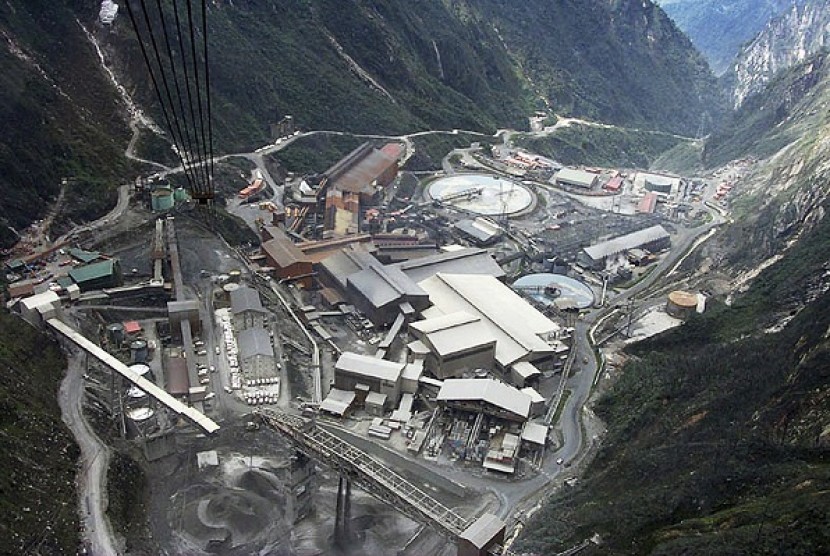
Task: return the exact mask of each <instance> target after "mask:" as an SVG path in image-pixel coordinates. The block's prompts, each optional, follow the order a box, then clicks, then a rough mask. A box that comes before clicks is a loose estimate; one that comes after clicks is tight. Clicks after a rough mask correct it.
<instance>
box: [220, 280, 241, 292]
mask: <svg viewBox="0 0 830 556" xmlns="http://www.w3.org/2000/svg"><path fill="white" fill-rule="evenodd" d="M222 289H223V290H225V293H227V294H228V295H230V293H231V292H235V291H236V290H238V289H239V284H236V283H234V282H228V283H227V284H225V285H224V286H222Z"/></svg>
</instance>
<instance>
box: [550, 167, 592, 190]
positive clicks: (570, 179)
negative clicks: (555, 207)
mask: <svg viewBox="0 0 830 556" xmlns="http://www.w3.org/2000/svg"><path fill="white" fill-rule="evenodd" d="M596 180H597V175H596V174H592V173H590V172H586V171H584V170H577V169H576V168H562V169H561V170H559V172H557V174H556V181H558V182H559V181H561V182H565V183H569V184H573V185H577V186H579V187H591V186H593V185H594V182H595V181H596Z"/></svg>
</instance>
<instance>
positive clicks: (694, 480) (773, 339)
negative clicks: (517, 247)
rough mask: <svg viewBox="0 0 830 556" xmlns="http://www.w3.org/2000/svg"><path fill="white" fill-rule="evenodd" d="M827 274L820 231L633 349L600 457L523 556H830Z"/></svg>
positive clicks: (545, 518)
mask: <svg viewBox="0 0 830 556" xmlns="http://www.w3.org/2000/svg"><path fill="white" fill-rule="evenodd" d="M828 261H830V221H827V219H825V220H824V221H823V222H822V223H821V224H820V225H819V227H818V228H817V229H815V230H814V231H813V233H812V234H811V235H810V236H809V237H807V238H805V239H804V240H803V241H802V242H801V243H799V244H798V245H796V246H795V247H794V248H793V250H792V251H791V252H790V253H789V254H787V255H786V256H785V258H784V259H782V260H781V261H780V262H779V263H778V264H776V265H774V266H772V267H771V268H769V269H768V270H767V271H765V272H763V273H762V274H761V276H760V277H759V278H758V279H757V280H756V281H755V283H754V284H753V286H752V288H751V289H750V290H749V292H748V293H747V294H746V295H744V296H743V297H741V298H738V299H737V300H736V301H735V303H734V304H733V305H732V306H731V307H727V306H723V305H721V306H716V307H713V308H712V310H710V311H709V312H707V313H706V314H704V315H701V316H697V317H695V318H693V319H692V320H691V321H690V322H688V323H687V324H686V325H684V326H682V327H681V328H680V329H678V330H675V331H672V332H669V333H666V334H663V335H661V336H658V337H655V338H653V339H651V340H647V341H645V342H642V343H640V344H638V345H636V346H634V347H632V348H630V350H629V354H630V356H631V360H630V362H629V363H628V364H627V365H626V366H625V368H624V370H623V373H622V376H621V377H620V379H619V381H618V382H617V383H616V384H615V385H614V387H613V388H612V390H611V391H610V393H609V394H608V395H607V396H605V397H604V398H603V399H602V400H601V401H600V403H599V404H598V408H597V410H598V413H599V414H600V415H601V416H602V417H603V418H604V420H605V421H606V423H607V425H608V433H607V437H606V439H605V441H604V444H603V447H602V449H601V450H600V453H599V454H598V456H597V458H596V459H595V460H594V461H593V462H592V464H591V466H590V468H589V470H588V472H587V474H586V476H585V478H584V480H583V481H582V482H581V484H580V485H579V486H577V487H575V488H572V489H568V490H566V491H563V492H561V493H560V494H559V495H557V496H556V497H555V499H554V501H553V503H552V504H550V505H549V506H547V507H546V508H545V509H544V510H543V512H542V514H541V515H540V516H539V517H537V518H535V519H534V521H533V523H532V525H531V527H529V529H528V530H529V533H528V534H527V535H526V537H525V538H524V539H523V541H522V545H523V548H524V549H527V550H531V551H537V552H551V551H554V550H556V549H558V548H562V547H564V546H568V545H570V544H573V543H574V542H575V541H579V540H582V539H584V538H586V537H589V536H591V535H592V534H594V533H595V532H596V533H599V534H600V535H601V537H602V539H603V541H604V544H603V546H602V547H601V552H602V553H603V554H742V553H744V554H746V553H751V554H784V553H786V554H805V555H807V554H819V553H823V552H824V551H826V548H827V547H828V546H830V531H828V529H827V528H826V524H827V523H828V522H830V466H828V441H829V440H830V439H829V438H828V434H827V431H826V429H825V428H824V427H825V426H826V424H827V423H828V419H830V409H828V408H830V404H828V401H830V338H828V336H827V333H826V331H827V330H828V327H830V294H828V293H827V286H828V285H830V283H828V277H827V271H828V269H830V267H828ZM807 301H811V303H809V304H806V306H805V303H806V302H807ZM802 308H803V309H802ZM792 315H794V318H793V319H792V321H791V322H790V323H789V324H788V325H787V326H786V327H785V328H783V330H781V331H780V332H774V333H773V332H770V333H764V332H762V330H763V329H764V328H765V327H768V326H770V325H772V324H774V323H775V322H778V321H779V320H780V319H781V318H783V317H787V316H792ZM820 438H821V439H822V440H821V441H820ZM598 550H599V549H598Z"/></svg>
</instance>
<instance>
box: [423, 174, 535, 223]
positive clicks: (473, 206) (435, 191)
mask: <svg viewBox="0 0 830 556" xmlns="http://www.w3.org/2000/svg"><path fill="white" fill-rule="evenodd" d="M427 197H428V198H429V199H430V200H432V201H441V202H443V203H446V204H448V205H452V206H454V207H458V208H460V209H464V210H468V211H470V212H475V213H477V214H486V215H494V214H501V213H505V214H515V213H517V212H521V211H523V210H525V209H527V208H528V207H530V206H531V205H532V204H533V193H532V192H531V191H530V190H529V189H528V188H527V187H525V186H523V185H521V184H518V183H516V182H514V181H511V180H507V179H503V178H500V177H498V176H490V175H487V174H461V175H457V176H449V177H446V178H440V179H437V180H435V181H434V182H432V184H431V185H430V186H429V190H428V191H427Z"/></svg>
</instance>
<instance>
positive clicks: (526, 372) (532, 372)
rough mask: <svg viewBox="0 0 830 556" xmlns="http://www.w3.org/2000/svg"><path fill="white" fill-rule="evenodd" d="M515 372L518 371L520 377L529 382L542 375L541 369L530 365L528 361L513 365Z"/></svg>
mask: <svg viewBox="0 0 830 556" xmlns="http://www.w3.org/2000/svg"><path fill="white" fill-rule="evenodd" d="M511 366H512V368H513V370H514V371H516V372H517V373H518V374H519V376H521V377H522V378H523V379H525V380H527V379H529V378H530V377H532V376H537V375H540V374H542V373H541V371H539V369H537V368H536V365H534V364H533V363H530V362H528V361H519V362H518V363H513V365H511Z"/></svg>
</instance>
